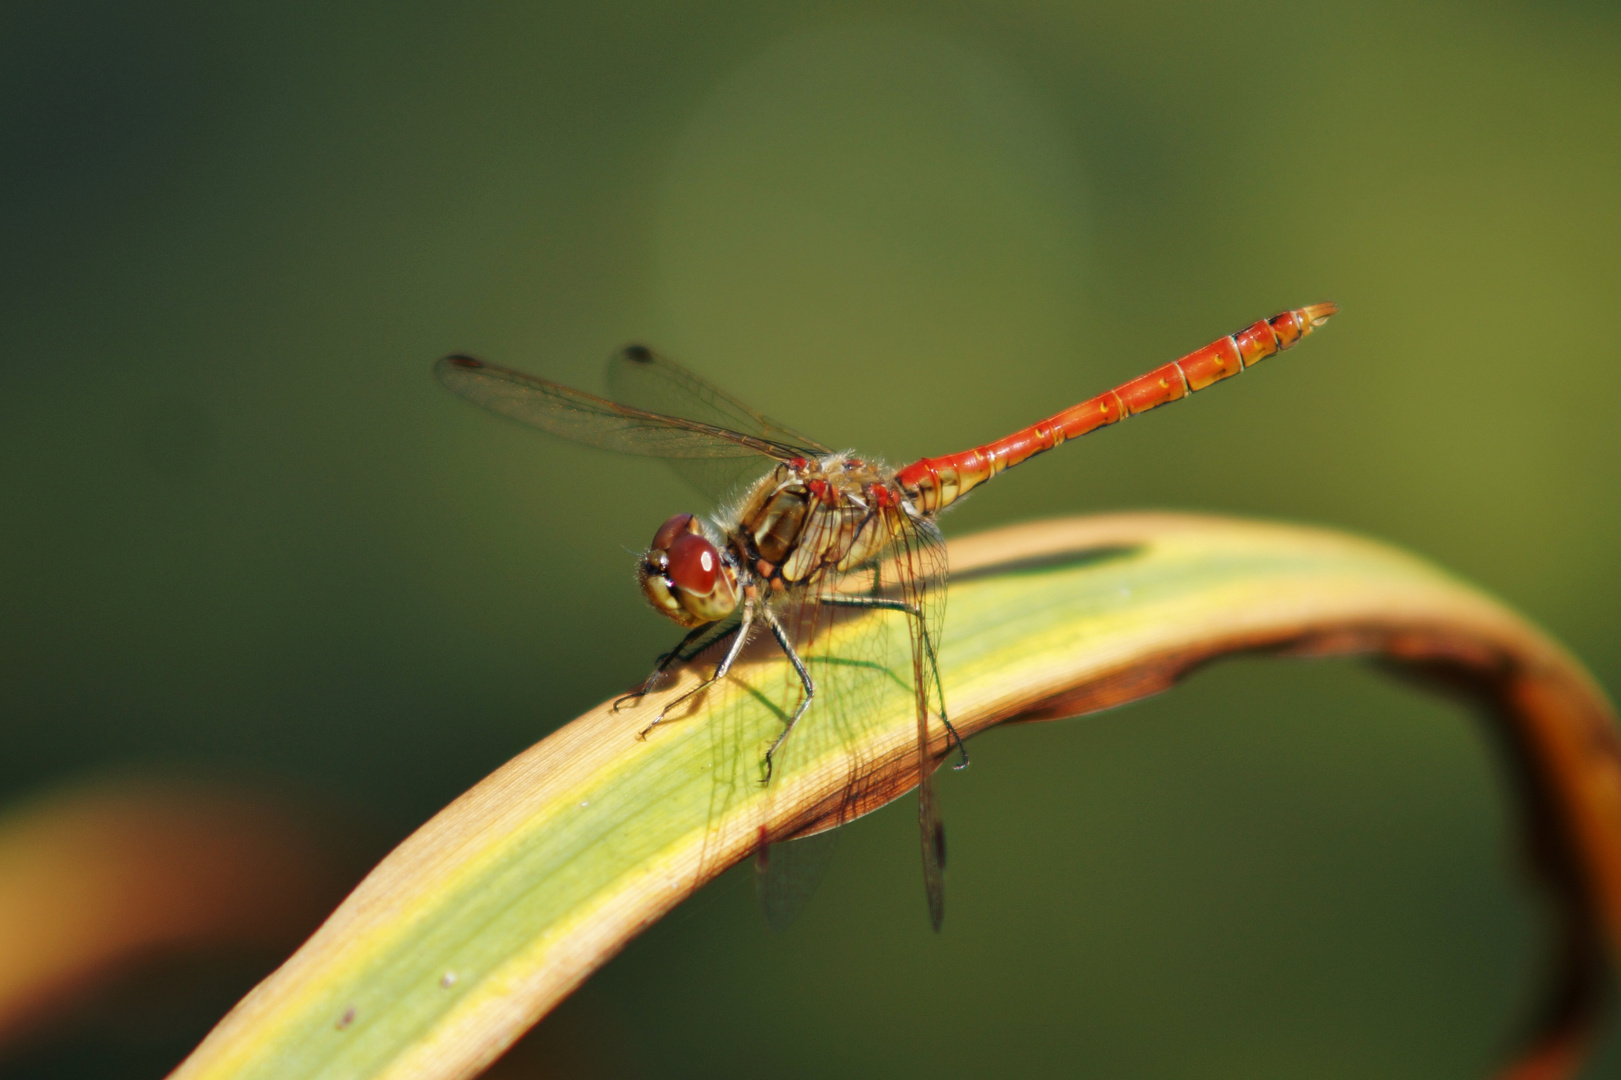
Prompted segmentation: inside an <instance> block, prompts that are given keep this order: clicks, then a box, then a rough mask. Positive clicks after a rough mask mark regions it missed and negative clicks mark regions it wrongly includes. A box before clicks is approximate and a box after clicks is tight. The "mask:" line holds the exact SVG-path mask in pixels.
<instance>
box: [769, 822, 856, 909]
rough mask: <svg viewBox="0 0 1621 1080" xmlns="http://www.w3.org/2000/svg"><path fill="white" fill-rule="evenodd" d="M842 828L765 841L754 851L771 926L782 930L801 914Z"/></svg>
mask: <svg viewBox="0 0 1621 1080" xmlns="http://www.w3.org/2000/svg"><path fill="white" fill-rule="evenodd" d="M838 842H839V830H838V829H828V830H827V831H826V832H819V833H816V834H815V835H813V836H807V837H804V838H802V839H799V840H785V841H782V842H781V843H777V844H765V845H762V846H761V847H760V848H759V850H757V851H756V852H755V853H754V890H755V894H756V895H757V896H758V897H759V898H760V908H761V910H762V911H764V912H765V921H766V924H767V925H768V926H770V927H771V929H773V930H775V931H777V932H778V933H781V932H782V931H784V930H786V929H788V927H789V926H790V925H791V924H792V923H793V921H794V919H796V918H798V916H799V913H800V911H801V910H803V909H804V907H805V904H806V903H807V902H808V901H809V900H810V898H811V894H812V893H814V892H815V891H816V887H817V886H818V885H820V884H821V883H822V878H823V877H824V876H826V874H827V868H828V864H829V863H831V862H832V861H833V850H834V848H836V847H837V846H838Z"/></svg>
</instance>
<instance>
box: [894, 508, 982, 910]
mask: <svg viewBox="0 0 1621 1080" xmlns="http://www.w3.org/2000/svg"><path fill="white" fill-rule="evenodd" d="M894 535H895V546H894V550H893V553H892V556H891V560H890V564H889V565H891V566H893V567H894V573H895V579H896V580H895V586H894V587H895V591H896V592H897V593H898V594H899V595H900V597H901V598H902V599H904V600H905V601H907V602H908V603H909V604H910V605H911V607H912V608H913V610H914V611H915V612H916V617H915V618H912V619H909V620H908V625H909V627H910V630H911V635H912V692H913V699H914V702H915V709H916V715H917V824H918V838H919V840H920V842H921V845H922V852H923V890H924V894H925V895H926V897H927V898H928V902H929V921H930V922H931V923H932V924H933V925H934V929H935V930H936V931H938V930H939V929H940V926H941V924H942V923H943V922H944V921H945V914H946V828H945V823H944V822H943V821H942V820H941V818H940V804H939V801H938V800H937V799H936V797H935V791H934V780H933V774H934V755H933V754H932V753H931V752H930V740H929V713H930V706H931V704H938V705H939V710H940V711H939V713H938V715H939V717H940V719H941V720H942V721H944V722H947V723H949V721H948V720H947V713H946V702H945V692H944V689H943V688H942V686H941V684H940V666H939V663H938V660H937V658H938V656H939V650H940V630H941V627H942V626H943V625H944V622H945V606H946V573H947V561H946V545H945V538H944V537H942V536H941V535H940V530H939V528H937V527H936V526H935V524H934V522H932V521H930V520H928V519H926V518H902V519H897V522H896V526H895V528H894ZM948 731H949V728H948ZM948 748H949V747H948ZM965 760H966V759H965Z"/></svg>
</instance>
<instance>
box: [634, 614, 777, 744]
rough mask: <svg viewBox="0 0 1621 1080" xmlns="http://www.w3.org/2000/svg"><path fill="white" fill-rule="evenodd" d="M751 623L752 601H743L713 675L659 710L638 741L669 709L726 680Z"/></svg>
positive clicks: (638, 736)
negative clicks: (727, 646) (727, 647)
mask: <svg viewBox="0 0 1621 1080" xmlns="http://www.w3.org/2000/svg"><path fill="white" fill-rule="evenodd" d="M753 622H754V601H753V600H752V599H749V600H744V601H743V617H742V619H740V620H739V621H738V624H737V627H736V629H735V630H733V631H731V632H732V633H735V634H736V635H737V636H736V637H735V638H733V639H732V645H731V648H729V649H727V650H726V655H725V656H723V657H722V658H721V661H720V663H719V664H717V665H715V674H713V675H711V676H710V677H709V678H707V679H705V680H704V681H703V682H701V683H699V684H698V685H697V686H694V687H693V688H692V689H691V690H688V691H687V692H686V693H684V694H682V695H681V696H680V697H678V698H676V699H675V700H674V701H671V702H668V703H667V704H666V705H665V706H664V708H662V709H660V710H659V714H658V715H657V716H655V717H653V722H652V723H651V724H648V725H647V726H646V727H645V728H643V729H642V730H641V732H640V733H639V734H638V735H637V736H636V737H637V738H639V739H645V738H647V733H648V732H650V731H652V730H653V729H654V728H656V727H658V726H659V725H660V724H662V723H664V718H665V717H666V716H668V715H669V713H670V710H671V709H673V708H675V707H676V706H678V705H680V704H681V703H682V702H684V701H686V700H687V699H688V698H692V697H696V696H697V695H699V694H701V693H703V692H704V691H705V690H708V689H709V688H710V687H711V686H714V685H715V684H716V683H718V682H720V681H721V680H722V679H724V678H726V673H727V672H728V671H730V670H732V662H733V661H734V660H736V659H737V654H738V653H740V652H742V651H743V645H744V643H745V642H747V641H748V638H749V626H750V624H751V623H753ZM687 637H688V638H689V639H690V638H691V637H692V635H691V634H688V635H687ZM682 644H683V645H684V644H686V642H685V641H683V642H682ZM676 648H677V649H679V648H680V646H679V645H678V646H676Z"/></svg>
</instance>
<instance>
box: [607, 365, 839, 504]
mask: <svg viewBox="0 0 1621 1080" xmlns="http://www.w3.org/2000/svg"><path fill="white" fill-rule="evenodd" d="M608 393H609V394H611V395H612V396H613V398H614V400H615V401H621V402H624V403H625V404H626V405H630V406H634V407H635V408H638V409H646V410H647V411H649V412H655V413H660V414H664V415H668V416H681V417H686V418H687V419H690V420H696V421H698V422H700V423H703V424H708V425H713V426H715V427H719V428H725V429H727V430H729V431H737V432H741V433H743V434H746V435H749V436H752V437H754V438H757V439H760V440H763V441H764V442H768V443H770V444H772V445H774V446H780V447H784V448H788V449H792V450H793V453H791V454H789V455H788V456H790V457H804V458H818V457H822V456H824V455H826V454H831V453H832V452H833V451H832V450H831V449H829V448H828V447H826V446H824V445H822V444H821V443H819V442H817V441H816V440H814V439H810V438H807V437H806V436H804V435H801V434H800V433H799V432H797V431H794V430H793V429H792V428H789V427H787V426H785V425H783V424H780V423H778V422H777V421H775V420H773V419H771V418H770V417H769V416H766V415H765V414H764V413H761V412H758V411H756V410H754V409H751V408H749V407H748V406H747V405H745V404H743V403H742V402H741V401H739V400H738V399H737V398H735V397H733V396H732V395H730V394H728V393H726V391H724V390H722V389H721V388H720V387H718V386H716V385H715V384H714V383H711V382H710V381H709V380H707V379H705V378H703V376H701V375H696V374H694V373H693V372H691V371H688V370H687V369H686V368H684V367H682V366H681V365H680V364H678V363H676V362H675V361H674V360H671V359H670V358H669V357H667V356H665V355H663V354H662V353H658V352H655V351H653V350H652V349H649V348H648V347H647V346H645V345H627V346H625V347H624V348H623V349H620V350H619V351H618V352H617V353H615V354H614V356H613V358H612V359H610V360H609V361H608ZM669 463H670V465H671V467H672V468H674V469H675V470H676V472H678V473H680V474H681V476H682V477H683V478H684V479H686V480H687V481H688V482H690V483H692V484H693V485H694V486H696V487H697V488H698V489H699V490H700V491H704V492H707V493H710V494H713V495H715V496H716V497H717V498H724V496H725V493H726V492H727V491H735V490H736V489H737V488H738V487H739V486H740V485H741V484H742V483H743V482H744V481H747V480H752V479H754V478H755V476H757V475H759V473H760V472H762V471H763V470H760V469H751V468H750V466H749V463H748V462H746V461H742V460H739V459H736V458H733V459H730V460H728V459H724V458H711V459H709V460H707V461H698V460H694V459H678V458H671V459H669Z"/></svg>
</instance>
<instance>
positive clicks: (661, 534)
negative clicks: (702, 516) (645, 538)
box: [653, 514, 698, 551]
mask: <svg viewBox="0 0 1621 1080" xmlns="http://www.w3.org/2000/svg"><path fill="white" fill-rule="evenodd" d="M696 532H698V519H697V518H695V517H693V516H692V515H691V514H677V515H676V516H675V517H673V518H671V519H670V520H669V521H666V522H665V523H664V524H663V525H660V526H659V531H658V532H656V533H654V534H653V550H654V551H669V550H670V545H671V544H673V543H675V539H676V537H678V536H680V535H682V534H683V533H696Z"/></svg>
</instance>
